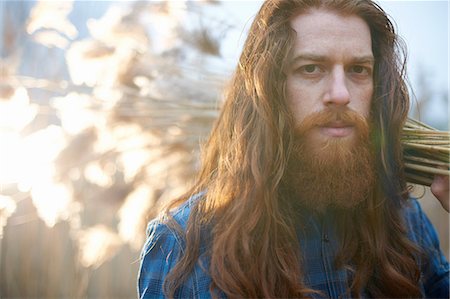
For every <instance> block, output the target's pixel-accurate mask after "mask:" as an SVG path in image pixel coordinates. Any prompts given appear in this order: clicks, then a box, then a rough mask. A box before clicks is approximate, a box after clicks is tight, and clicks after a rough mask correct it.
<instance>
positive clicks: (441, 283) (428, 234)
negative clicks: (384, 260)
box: [413, 201, 449, 298]
mask: <svg viewBox="0 0 450 299" xmlns="http://www.w3.org/2000/svg"><path fill="white" fill-rule="evenodd" d="M414 205H415V208H416V209H415V210H416V211H415V212H416V213H415V214H416V215H414V218H415V219H414V220H413V221H414V222H416V221H417V222H416V225H415V227H414V228H415V230H416V233H418V234H419V236H420V237H419V240H418V241H419V244H420V247H421V249H422V251H423V253H424V255H423V260H422V262H421V268H422V282H423V287H424V291H425V296H426V298H449V264H448V261H447V260H446V258H445V256H444V254H443V253H442V251H441V249H440V245H439V238H438V236H437V233H436V231H435V229H434V227H433V225H432V224H431V222H430V220H429V219H428V217H427V216H426V215H425V213H424V212H423V211H422V209H421V207H420V205H419V203H418V202H417V201H415V203H414Z"/></svg>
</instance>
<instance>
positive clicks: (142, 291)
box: [138, 221, 181, 299]
mask: <svg viewBox="0 0 450 299" xmlns="http://www.w3.org/2000/svg"><path fill="white" fill-rule="evenodd" d="M180 248H181V247H180V244H179V240H178V239H177V238H176V236H175V234H174V233H173V232H172V231H171V230H170V229H169V228H168V227H167V226H166V225H164V224H162V223H161V222H160V221H152V222H150V223H149V225H148V227H147V240H146V242H145V244H144V247H143V249H142V252H141V256H140V268H139V273H138V294H139V298H141V299H143V298H152V299H153V298H165V296H164V291H163V284H164V279H165V277H166V276H167V274H168V273H169V271H170V270H171V269H172V268H173V266H174V265H175V263H176V261H177V258H178V256H179V253H180V252H179V251H180Z"/></svg>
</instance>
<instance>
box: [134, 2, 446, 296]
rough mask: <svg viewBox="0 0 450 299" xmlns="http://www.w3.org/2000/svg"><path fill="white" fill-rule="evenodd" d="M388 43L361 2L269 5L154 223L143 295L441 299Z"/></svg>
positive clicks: (442, 273) (376, 16)
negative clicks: (409, 173)
mask: <svg viewBox="0 0 450 299" xmlns="http://www.w3.org/2000/svg"><path fill="white" fill-rule="evenodd" d="M397 50H398V44H397V36H396V34H395V32H394V29H393V26H392V24H391V22H390V21H389V20H388V18H387V17H386V14H385V13H384V12H383V11H382V10H381V8H379V7H378V6H377V5H376V4H374V3H373V2H371V1H369V0H351V1H349V0H334V1H330V0H296V1H294V0H270V1H267V2H265V3H264V5H263V6H262V8H261V10H260V11H259V13H258V15H257V16H256V18H255V20H254V22H253V25H252V27H251V29H250V33H249V36H248V38H247V41H246V43H245V46H244V50H243V53H242V55H241V58H240V61H239V67H238V69H237V70H236V73H235V75H234V78H233V80H232V82H231V85H230V88H229V90H228V93H227V95H226V101H225V103H224V107H223V109H222V113H221V115H220V117H219V119H218V121H217V123H216V125H215V127H214V129H213V132H212V134H211V137H210V139H209V141H208V142H207V144H206V147H205V151H204V154H203V160H202V163H203V164H202V169H201V172H200V175H199V178H198V181H197V183H196V185H195V186H194V188H192V190H190V192H189V193H188V194H186V196H185V197H183V198H181V199H180V200H178V201H177V202H175V203H173V204H172V207H176V209H175V210H171V211H170V212H167V213H166V214H165V216H164V217H161V219H158V220H155V221H153V222H151V223H150V224H149V228H148V239H147V242H146V244H145V246H144V249H143V252H142V264H141V270H140V274H139V294H140V296H141V298H157V297H163V296H167V297H179V298H185V297H195V298H208V297H240V298H242V297H245V298H247V297H252V298H256V297H260V298H263V297H264V298H270V297H282V298H294V297H295V298H299V297H313V298H349V297H374V298H380V297H383V298H394V297H395V298H400V297H401V298H406V297H432V298H437V297H447V298H448V290H449V277H448V273H449V272H448V262H447V261H446V260H445V258H444V257H443V255H442V253H441V251H440V249H439V242H438V240H437V237H436V233H435V231H434V229H433V228H432V226H431V224H430V223H429V221H428V219H427V218H426V216H425V215H424V214H423V212H422V211H421V209H420V206H419V204H418V203H417V202H416V201H414V200H412V199H409V196H408V191H407V187H406V182H405V179H404V177H405V176H404V169H403V162H402V149H401V143H400V136H401V131H402V127H403V123H404V121H405V118H406V114H407V111H408V94H407V89H406V86H405V83H404V80H403V76H404V74H403V70H404V69H403V64H402V63H401V61H400V57H399V54H398V51H397ZM434 190H438V191H436V194H438V195H439V198H440V199H441V200H442V201H443V202H445V201H446V200H448V177H447V178H446V179H442V178H439V180H437V182H436V183H435V186H434ZM186 198H189V199H188V200H186ZM446 198H447V199H446Z"/></svg>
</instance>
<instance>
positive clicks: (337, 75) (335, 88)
mask: <svg viewBox="0 0 450 299" xmlns="http://www.w3.org/2000/svg"><path fill="white" fill-rule="evenodd" d="M349 102H350V93H349V91H348V88H347V83H346V77H345V71H344V68H343V67H336V68H334V69H333V71H332V72H331V74H330V80H329V85H328V90H327V93H326V94H325V96H324V104H325V105H327V106H330V105H331V106H333V105H335V106H345V105H347V104H348V103H349Z"/></svg>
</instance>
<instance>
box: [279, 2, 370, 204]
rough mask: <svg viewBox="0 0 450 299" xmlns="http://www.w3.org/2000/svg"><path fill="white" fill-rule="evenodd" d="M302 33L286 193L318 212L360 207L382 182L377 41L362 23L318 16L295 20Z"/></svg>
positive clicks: (293, 75) (291, 89) (291, 84)
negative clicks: (375, 120)
mask: <svg viewBox="0 0 450 299" xmlns="http://www.w3.org/2000/svg"><path fill="white" fill-rule="evenodd" d="M291 26H292V28H293V29H294V30H295V31H296V32H297V37H296V40H295V44H294V49H293V53H292V57H291V60H290V63H289V66H290V68H289V70H288V73H287V97H288V99H287V100H288V105H289V107H290V109H291V112H292V114H293V116H294V118H295V122H296V124H295V125H296V127H295V137H296V138H295V142H294V149H293V151H292V155H291V157H290V161H289V166H288V168H287V171H286V175H285V181H286V182H287V184H286V185H287V186H288V187H287V188H288V189H287V193H288V194H290V196H294V198H295V200H296V201H297V202H299V203H303V204H305V205H309V206H310V207H311V208H313V209H316V210H318V211H322V210H324V209H326V208H327V207H328V206H335V207H340V208H346V209H349V208H354V207H357V206H359V205H360V204H361V203H364V202H366V200H367V199H369V198H370V197H371V196H372V195H371V194H372V191H373V187H374V184H375V181H376V175H375V172H374V169H375V168H374V155H373V152H372V150H371V149H372V146H371V143H370V137H369V136H370V122H369V121H368V120H369V113H370V106H371V105H370V102H371V98H372V93H373V79H372V73H373V65H374V58H373V54H372V42H371V37H370V30H369V27H368V25H367V24H366V23H365V22H364V21H363V20H362V19H361V18H359V17H356V16H342V15H338V14H336V13H334V12H330V11H327V10H318V9H316V10H311V11H309V12H308V13H304V14H301V15H298V16H297V17H295V18H294V19H293V20H292V21H291Z"/></svg>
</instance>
